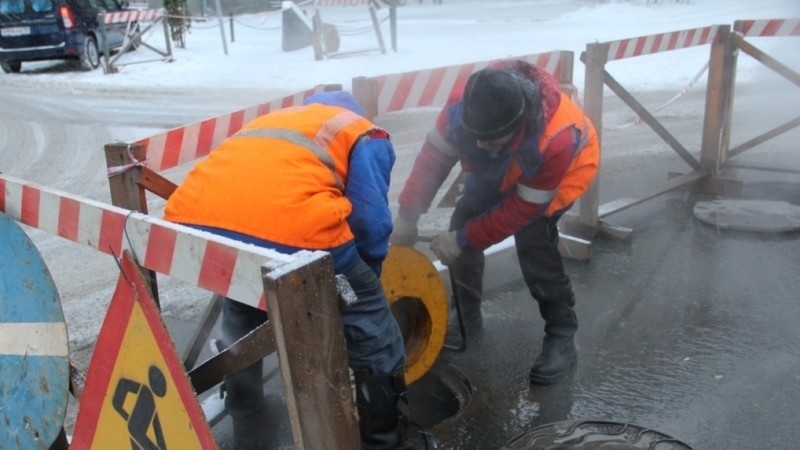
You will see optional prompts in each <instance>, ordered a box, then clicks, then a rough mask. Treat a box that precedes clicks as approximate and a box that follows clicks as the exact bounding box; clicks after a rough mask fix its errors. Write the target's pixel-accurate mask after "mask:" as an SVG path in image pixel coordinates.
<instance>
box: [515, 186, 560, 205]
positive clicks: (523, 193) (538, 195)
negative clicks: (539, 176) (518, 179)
mask: <svg viewBox="0 0 800 450" xmlns="http://www.w3.org/2000/svg"><path fill="white" fill-rule="evenodd" d="M517 194H519V196H520V197H521V198H522V199H523V200H525V201H526V202H528V203H539V204H544V203H547V202H549V201H550V200H552V199H553V197H555V195H556V191H555V189H554V190H552V191H542V190H539V189H533V188H530V187H528V186H525V185H523V184H519V183H517Z"/></svg>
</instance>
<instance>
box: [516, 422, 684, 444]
mask: <svg viewBox="0 0 800 450" xmlns="http://www.w3.org/2000/svg"><path fill="white" fill-rule="evenodd" d="M503 449H504V450H505V449H508V450H511V449H526V450H589V449H591V450H600V449H603V450H611V449H613V450H628V449H630V450H635V449H651V450H691V447H690V446H688V445H687V444H684V443H683V442H681V441H679V440H677V439H675V438H673V437H670V436H667V435H666V434H664V433H660V432H658V431H654V430H649V429H647V428H642V427H639V426H636V425H630V424H625V423H618V422H605V421H563V422H555V423H551V424H547V425H542V426H540V427H536V428H534V429H533V430H531V431H528V432H526V433H525V434H522V435H520V436H517V437H515V438H514V439H512V440H511V441H510V442H508V443H507V444H506V445H505V446H504V447H503Z"/></svg>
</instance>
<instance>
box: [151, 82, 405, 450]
mask: <svg viewBox="0 0 800 450" xmlns="http://www.w3.org/2000/svg"><path fill="white" fill-rule="evenodd" d="M363 114H364V112H363V109H362V108H361V105H360V104H359V103H358V102H357V101H356V99H355V97H353V96H352V95H350V94H349V93H346V92H324V93H319V94H315V95H312V96H311V97H309V98H308V99H307V100H306V102H305V105H304V106H302V107H293V108H285V109H281V110H278V111H275V112H272V113H270V114H267V115H264V116H261V117H258V118H256V119H254V120H252V121H251V122H249V123H247V124H246V125H244V127H242V129H241V130H240V131H239V132H237V133H236V134H234V135H233V136H231V137H230V138H228V139H226V140H225V141H223V142H222V143H221V144H220V145H219V146H218V147H217V148H215V149H214V150H213V151H212V152H211V153H210V154H209V155H208V158H207V159H205V160H203V161H201V162H199V163H198V164H197V165H196V166H195V167H194V168H193V169H192V171H191V172H189V174H188V175H187V176H186V178H185V179H184V181H183V182H182V183H181V185H180V186H179V187H178V188H177V189H176V190H175V192H174V193H173V194H172V196H170V198H169V200H168V201H167V204H166V208H165V218H166V219H167V220H170V221H173V222H178V223H182V224H185V225H188V226H191V227H194V228H198V229H201V230H205V231H208V232H211V233H215V234H218V235H222V236H226V237H229V238H232V239H236V240H239V241H242V242H246V243H249V244H253V245H257V246H260V247H265V248H269V249H273V250H276V251H279V252H282V253H288V254H291V253H295V252H298V251H300V250H324V251H327V252H329V253H330V254H331V255H332V257H333V264H334V271H335V273H336V274H343V275H344V276H345V277H346V278H347V280H348V281H349V283H350V286H351V287H352V288H353V290H354V291H355V293H356V297H357V301H356V302H355V303H353V304H351V305H350V306H349V307H348V308H346V309H343V310H342V324H343V325H344V335H345V339H346V345H347V356H348V363H349V366H350V368H351V369H352V370H353V372H354V374H355V383H356V403H357V407H358V411H359V428H360V432H361V440H362V448H364V449H394V448H410V446H411V445H412V442H410V441H409V440H407V439H406V435H405V431H406V430H407V425H408V423H407V421H408V417H407V415H406V412H407V411H408V406H407V395H406V384H405V378H404V365H405V352H404V348H403V338H402V335H401V332H400V329H399V327H398V325H397V323H396V322H395V320H394V317H393V316H392V315H391V312H390V310H389V306H388V303H387V300H386V295H385V293H384V291H383V288H382V286H381V284H380V274H381V266H382V263H383V260H384V258H385V257H386V253H387V250H388V246H389V235H390V233H391V229H392V217H391V210H390V209H389V204H388V190H389V177H390V174H391V169H392V166H393V164H394V160H395V153H394V148H393V146H392V143H391V141H390V140H389V135H388V133H387V132H386V131H384V130H382V129H381V128H379V127H378V126H376V125H375V124H374V123H372V122H370V121H369V120H367V119H365V118H364V117H363ZM222 313H223V316H222V329H223V334H224V341H225V344H226V345H230V344H232V343H233V342H235V341H236V340H238V339H240V338H242V337H243V336H245V335H246V334H248V333H249V332H250V331H252V330H253V329H254V328H256V327H257V326H259V325H260V324H262V323H264V322H265V321H266V320H267V312H265V311H262V310H260V309H257V308H253V307H250V306H248V305H245V304H243V303H239V302H236V301H234V300H231V299H226V300H225V303H224V305H223V310H222ZM225 387H226V392H227V397H226V398H225V406H226V408H227V410H228V412H229V413H230V415H231V417H232V418H233V427H234V439H235V441H236V448H237V449H239V450H241V449H256V448H267V447H268V446H269V443H268V442H267V437H266V436H264V430H265V427H264V424H265V423H267V422H268V420H269V419H268V418H267V417H266V416H265V403H264V397H263V383H262V365H261V363H260V362H259V363H257V364H254V365H252V366H250V367H248V368H247V369H245V370H243V371H242V372H239V373H238V374H236V375H235V376H233V377H230V378H228V379H226V380H225Z"/></svg>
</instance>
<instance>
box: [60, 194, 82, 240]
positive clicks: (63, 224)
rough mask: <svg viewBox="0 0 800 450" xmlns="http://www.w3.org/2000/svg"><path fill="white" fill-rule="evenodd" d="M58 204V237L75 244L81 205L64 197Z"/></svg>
mask: <svg viewBox="0 0 800 450" xmlns="http://www.w3.org/2000/svg"><path fill="white" fill-rule="evenodd" d="M59 203H60V206H59V208H58V235H59V236H61V237H63V238H66V239H69V240H70V241H72V242H77V241H78V219H79V218H80V212H81V204H80V203H79V202H78V201H76V200H73V199H70V198H65V197H61V200H60V202H59Z"/></svg>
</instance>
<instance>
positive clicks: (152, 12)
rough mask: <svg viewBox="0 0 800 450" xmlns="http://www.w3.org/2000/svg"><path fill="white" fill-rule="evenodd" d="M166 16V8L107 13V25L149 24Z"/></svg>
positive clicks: (105, 20) (105, 19)
mask: <svg viewBox="0 0 800 450" xmlns="http://www.w3.org/2000/svg"><path fill="white" fill-rule="evenodd" d="M164 14H165V10H164V8H159V9H145V10H128V11H120V12H111V13H108V12H107V13H106V14H105V18H104V19H103V20H104V22H105V23H107V24H108V23H128V22H149V21H152V20H154V19H155V18H157V17H161V16H163V15H164Z"/></svg>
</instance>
